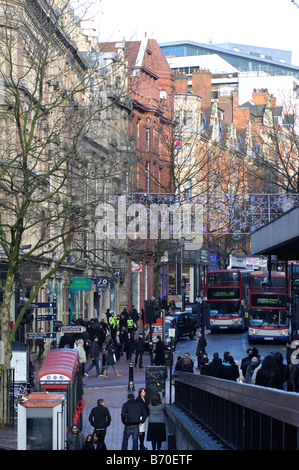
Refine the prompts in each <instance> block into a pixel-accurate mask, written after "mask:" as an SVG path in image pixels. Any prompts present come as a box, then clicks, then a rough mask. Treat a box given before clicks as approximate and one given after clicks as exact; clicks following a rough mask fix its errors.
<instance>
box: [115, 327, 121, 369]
mask: <svg viewBox="0 0 299 470" xmlns="http://www.w3.org/2000/svg"><path fill="white" fill-rule="evenodd" d="M114 345H115V356H116V362H118V361H119V360H120V353H121V339H120V330H119V329H116V333H115V339H114Z"/></svg>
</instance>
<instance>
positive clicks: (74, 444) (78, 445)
mask: <svg viewBox="0 0 299 470" xmlns="http://www.w3.org/2000/svg"><path fill="white" fill-rule="evenodd" d="M84 444H85V439H84V435H83V432H82V431H79V428H78V426H77V424H73V425H72V427H71V432H69V433H68V435H67V448H68V450H82V447H83V445H84Z"/></svg>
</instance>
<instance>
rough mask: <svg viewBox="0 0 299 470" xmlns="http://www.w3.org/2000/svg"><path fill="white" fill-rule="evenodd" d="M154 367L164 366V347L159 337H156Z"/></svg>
mask: <svg viewBox="0 0 299 470" xmlns="http://www.w3.org/2000/svg"><path fill="white" fill-rule="evenodd" d="M154 363H155V366H165V345H164V343H163V341H162V339H161V336H157V342H156V355H155V360H154Z"/></svg>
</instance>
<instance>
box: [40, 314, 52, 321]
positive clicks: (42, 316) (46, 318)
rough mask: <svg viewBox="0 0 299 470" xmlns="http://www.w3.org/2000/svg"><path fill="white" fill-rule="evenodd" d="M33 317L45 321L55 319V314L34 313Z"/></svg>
mask: <svg viewBox="0 0 299 470" xmlns="http://www.w3.org/2000/svg"><path fill="white" fill-rule="evenodd" d="M35 319H36V320H37V321H45V320H52V321H53V320H56V315H36V316H35Z"/></svg>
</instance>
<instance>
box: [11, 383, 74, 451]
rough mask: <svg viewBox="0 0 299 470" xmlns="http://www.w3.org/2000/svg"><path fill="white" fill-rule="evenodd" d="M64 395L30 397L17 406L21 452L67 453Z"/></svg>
mask: <svg viewBox="0 0 299 470" xmlns="http://www.w3.org/2000/svg"><path fill="white" fill-rule="evenodd" d="M66 436H67V429H66V397H65V394H64V393H47V392H45V393H39V392H35V393H31V394H30V395H25V396H24V397H23V401H22V402H21V403H19V404H18V450H64V449H65V445H66Z"/></svg>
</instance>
